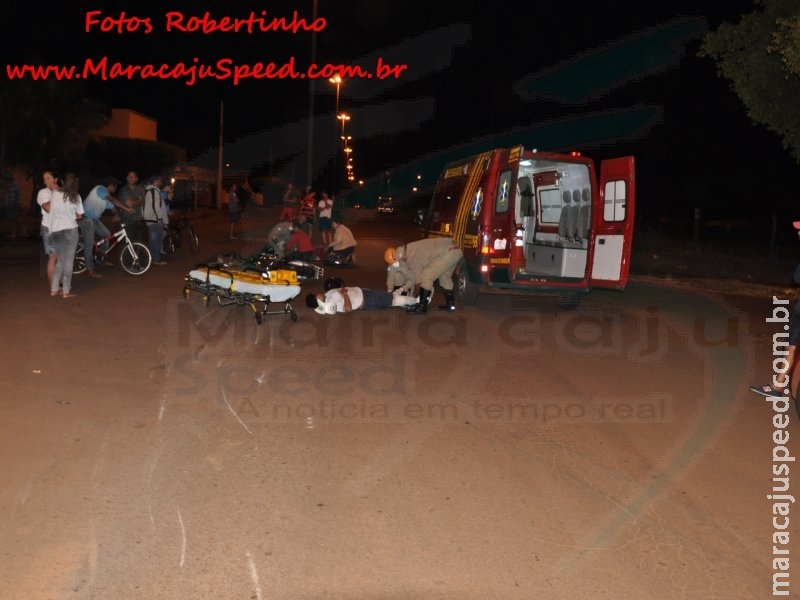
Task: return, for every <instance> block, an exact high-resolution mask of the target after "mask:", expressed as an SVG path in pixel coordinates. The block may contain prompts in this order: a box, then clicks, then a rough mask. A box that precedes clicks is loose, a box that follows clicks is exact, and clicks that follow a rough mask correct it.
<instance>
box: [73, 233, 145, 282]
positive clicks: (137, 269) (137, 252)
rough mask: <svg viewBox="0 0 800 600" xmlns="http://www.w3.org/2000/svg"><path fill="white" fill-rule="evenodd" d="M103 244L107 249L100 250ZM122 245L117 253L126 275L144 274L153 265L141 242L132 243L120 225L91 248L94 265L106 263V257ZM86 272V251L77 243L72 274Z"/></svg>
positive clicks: (81, 244)
mask: <svg viewBox="0 0 800 600" xmlns="http://www.w3.org/2000/svg"><path fill="white" fill-rule="evenodd" d="M103 244H108V246H107V248H106V249H105V251H104V250H102V247H103ZM120 244H122V245H123V248H122V250H121V251H120V253H119V265H120V266H121V267H122V268H123V270H124V271H125V272H126V273H130V274H131V275H141V274H142V273H146V272H147V270H148V269H149V268H150V265H151V264H152V263H153V257H152V256H151V255H150V250H148V249H147V246H145V245H144V244H142V243H141V242H133V241H131V239H130V237H128V232H127V231H125V225H120V229H119V231H115V232H114V233H112V234H110V235H108V236H106V237H104V238H103V239H101V240H98V241H96V242H95V243H94V245H93V246H92V252H94V262H95V264H98V265H99V264H103V263H104V262H106V259H107V257H108V255H109V254H110V253H111V251H112V250H114V248H116V247H117V246H119V245H120ZM85 270H86V249H85V248H84V246H83V242H82V241H80V242H78V249H77V250H76V251H75V262H74V263H73V267H72V272H73V274H75V275H79V274H81V273H83V272H84V271H85Z"/></svg>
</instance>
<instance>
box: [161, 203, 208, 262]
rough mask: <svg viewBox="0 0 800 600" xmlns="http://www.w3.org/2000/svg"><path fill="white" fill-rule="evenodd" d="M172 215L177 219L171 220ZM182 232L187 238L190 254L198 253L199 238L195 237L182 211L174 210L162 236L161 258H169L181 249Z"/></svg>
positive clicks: (194, 232)
mask: <svg viewBox="0 0 800 600" xmlns="http://www.w3.org/2000/svg"><path fill="white" fill-rule="evenodd" d="M173 215H175V216H177V218H173ZM184 231H186V232H187V235H188V236H189V248H190V249H191V251H192V254H197V253H198V251H199V250H200V238H199V237H197V232H196V231H195V229H194V225H192V222H191V221H190V220H189V219H188V217H187V216H186V211H185V210H184V209H182V208H176V209H173V211H172V213H171V214H170V219H169V225H167V231H166V232H165V234H164V242H163V244H162V246H161V254H162V255H163V256H169V255H170V254H174V253H175V252H177V250H178V248H180V247H181V240H182V238H183V232H184Z"/></svg>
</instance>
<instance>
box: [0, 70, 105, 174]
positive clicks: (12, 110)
mask: <svg viewBox="0 0 800 600" xmlns="http://www.w3.org/2000/svg"><path fill="white" fill-rule="evenodd" d="M107 122H108V117H107V110H106V107H105V106H104V105H103V104H102V103H100V102H98V101H96V100H93V99H91V98H89V97H87V96H85V95H84V94H83V90H82V87H81V86H80V85H77V84H75V82H66V81H55V80H48V81H10V80H0V168H6V167H18V168H22V169H24V170H26V171H27V172H28V174H29V175H33V174H35V173H38V172H39V171H41V170H42V169H43V168H46V167H48V166H73V165H75V164H76V163H80V162H81V161H82V158H83V155H84V151H85V149H86V144H87V143H88V141H89V140H90V139H92V138H94V137H95V136H96V132H97V131H98V130H99V129H100V128H102V127H103V125H105V124H106V123H107Z"/></svg>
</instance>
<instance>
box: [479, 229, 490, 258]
mask: <svg viewBox="0 0 800 600" xmlns="http://www.w3.org/2000/svg"><path fill="white" fill-rule="evenodd" d="M489 252H490V249H489V232H488V231H484V232H483V233H482V234H481V254H484V255H486V254H489Z"/></svg>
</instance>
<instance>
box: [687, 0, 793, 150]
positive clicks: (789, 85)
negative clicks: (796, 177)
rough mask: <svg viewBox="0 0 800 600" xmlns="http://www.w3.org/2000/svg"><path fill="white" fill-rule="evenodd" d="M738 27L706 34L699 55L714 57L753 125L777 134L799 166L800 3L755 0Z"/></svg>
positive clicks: (723, 28)
mask: <svg viewBox="0 0 800 600" xmlns="http://www.w3.org/2000/svg"><path fill="white" fill-rule="evenodd" d="M756 6H757V9H756V10H755V11H754V12H752V13H750V14H747V15H743V16H742V18H741V20H740V21H739V22H738V23H737V24H735V25H734V24H731V23H723V24H722V25H720V26H719V28H718V29H717V30H716V31H712V32H709V33H708V34H706V36H705V38H704V40H703V43H702V45H701V48H700V51H699V55H700V56H705V57H710V58H712V59H713V60H714V61H715V62H716V65H717V72H718V74H719V75H720V76H721V77H724V78H725V79H727V80H729V81H730V82H731V87H732V89H733V91H734V93H735V94H736V95H737V96H739V98H740V100H741V101H742V104H744V107H745V110H746V111H747V116H748V117H749V118H750V120H752V121H753V122H754V123H757V124H760V125H763V126H765V127H766V128H767V129H768V130H769V131H772V132H773V133H775V134H777V135H778V136H779V137H780V138H781V141H782V143H783V147H784V148H785V149H786V150H788V151H789V153H790V154H791V155H792V157H793V158H794V159H795V161H797V162H798V163H800V119H798V111H797V106H798V103H800V3H798V2H797V0H757V2H756Z"/></svg>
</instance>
